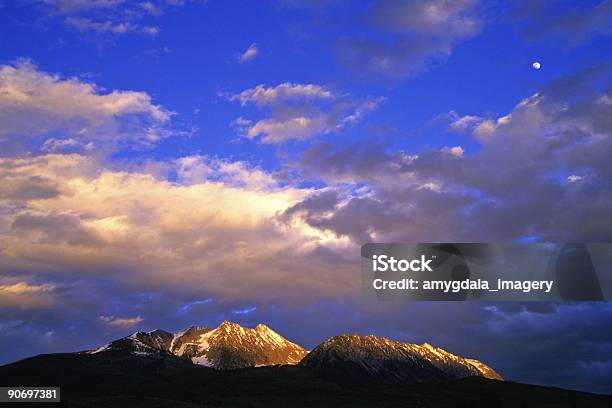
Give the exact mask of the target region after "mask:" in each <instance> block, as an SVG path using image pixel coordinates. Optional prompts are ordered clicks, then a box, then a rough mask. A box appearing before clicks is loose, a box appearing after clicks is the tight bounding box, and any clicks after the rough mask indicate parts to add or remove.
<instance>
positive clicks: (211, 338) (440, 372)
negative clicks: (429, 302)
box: [87, 320, 502, 383]
mask: <svg viewBox="0 0 612 408" xmlns="http://www.w3.org/2000/svg"><path fill="white" fill-rule="evenodd" d="M105 352H127V353H130V354H133V355H137V356H138V355H140V356H147V355H148V356H160V357H164V356H166V357H178V358H180V359H183V360H189V361H191V362H192V363H194V364H198V365H202V366H207V367H212V368H217V369H237V368H247V367H260V366H270V365H298V364H299V365H303V366H308V367H311V368H314V369H316V370H323V371H326V372H328V373H332V372H333V373H336V374H338V375H342V374H344V375H347V376H356V375H357V376H362V377H363V378H374V379H378V380H380V381H387V382H398V383H402V382H427V381H444V380H448V379H456V378H466V377H483V378H488V379H495V380H502V377H501V376H500V375H499V374H498V373H497V372H496V371H495V370H494V369H493V368H491V367H490V366H488V365H487V364H485V363H483V362H481V361H479V360H475V359H470V358H462V357H459V356H457V355H454V354H452V353H450V352H448V351H446V350H443V349H441V348H437V347H434V346H432V345H430V344H429V343H423V344H422V345H418V344H412V343H401V342H397V341H394V340H390V339H386V338H382V337H377V336H373V335H368V336H361V335H359V334H340V335H336V336H332V337H330V338H329V339H327V340H325V341H324V342H322V343H321V344H319V345H318V346H317V347H315V348H314V349H313V350H312V351H310V352H309V351H308V350H306V349H305V348H303V347H301V346H299V345H298V344H295V343H293V342H291V341H289V340H287V339H286V338H284V337H283V336H281V335H280V334H278V333H277V332H275V331H274V330H272V329H271V328H270V327H268V326H266V325H264V324H258V325H257V326H255V327H254V328H247V327H243V326H241V325H239V324H238V323H233V322H230V321H227V320H226V321H224V322H222V323H221V324H220V325H219V326H217V327H216V328H211V327H206V326H190V327H188V328H186V329H184V330H181V331H179V332H177V333H170V332H167V331H165V330H161V329H156V330H152V331H150V332H142V331H138V332H135V333H133V334H131V335H130V336H127V337H123V338H121V339H118V340H114V341H112V342H111V343H109V344H107V345H105V346H102V347H100V348H98V349H95V350H91V351H88V352H87V353H89V354H99V353H105Z"/></svg>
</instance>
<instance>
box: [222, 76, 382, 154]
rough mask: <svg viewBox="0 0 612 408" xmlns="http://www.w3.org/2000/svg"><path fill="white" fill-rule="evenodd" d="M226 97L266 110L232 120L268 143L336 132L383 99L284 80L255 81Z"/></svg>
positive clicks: (248, 133)
mask: <svg viewBox="0 0 612 408" xmlns="http://www.w3.org/2000/svg"><path fill="white" fill-rule="evenodd" d="M228 99H229V100H231V101H239V102H240V104H241V105H242V106H246V105H249V104H253V105H255V106H257V107H258V108H260V109H261V110H263V111H264V112H266V113H268V115H269V117H268V118H265V119H260V120H257V121H255V122H253V121H251V120H250V119H245V118H242V117H240V118H238V119H237V120H236V121H234V124H233V125H234V126H235V127H236V129H237V130H238V131H239V132H241V134H242V135H244V136H245V137H247V138H248V139H250V140H254V139H259V140H261V142H263V143H268V144H282V143H285V142H288V141H290V140H307V139H310V138H312V137H313V136H316V135H324V134H328V133H333V132H338V131H340V130H341V129H343V128H344V127H346V126H348V125H351V124H353V123H356V122H358V121H359V120H360V119H361V118H362V117H363V116H364V115H366V114H367V113H369V112H371V111H373V110H375V109H376V108H377V107H378V105H379V104H380V102H382V100H383V99H382V98H365V99H361V100H358V99H354V98H352V97H350V95H347V94H337V93H334V92H332V91H331V90H329V89H328V88H326V87H324V86H321V85H315V84H295V83H288V82H286V83H282V84H279V85H277V86H274V87H266V86H264V85H258V86H256V87H255V88H250V89H246V90H244V91H242V92H241V93H239V94H235V95H229V96H228Z"/></svg>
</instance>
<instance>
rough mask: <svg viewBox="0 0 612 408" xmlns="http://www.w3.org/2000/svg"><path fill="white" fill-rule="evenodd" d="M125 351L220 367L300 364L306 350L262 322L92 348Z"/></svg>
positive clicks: (144, 336)
mask: <svg viewBox="0 0 612 408" xmlns="http://www.w3.org/2000/svg"><path fill="white" fill-rule="evenodd" d="M110 350H124V351H129V352H131V353H134V354H141V355H147V354H148V355H159V354H160V353H165V352H167V353H170V354H172V355H174V356H177V357H183V358H188V359H190V360H191V361H192V362H193V363H195V364H200V365H204V366H208V367H214V368H220V369H233V368H243V367H257V366H268V365H276V364H297V363H299V362H300V360H301V359H302V358H303V357H304V356H305V355H306V354H307V351H306V350H305V349H304V348H302V347H300V346H298V345H297V344H295V343H292V342H290V341H288V340H287V339H285V338H284V337H282V336H281V335H279V334H278V333H276V332H275V331H274V330H272V329H270V328H269V327H268V326H266V325H263V324H260V325H257V327H255V328H254V329H250V328H245V327H242V326H240V325H239V324H236V323H231V322H228V321H225V322H223V323H221V324H220V325H219V327H217V328H216V329H211V328H207V327H198V326H192V327H189V328H188V329H186V330H183V331H181V332H178V333H176V334H174V335H173V334H171V333H168V332H165V331H163V330H155V331H152V332H148V333H146V332H137V333H134V334H132V335H131V336H128V337H125V338H123V339H119V340H116V341H114V342H112V343H110V344H108V345H106V346H104V347H101V348H99V349H97V350H94V351H92V352H91V353H100V352H103V351H110Z"/></svg>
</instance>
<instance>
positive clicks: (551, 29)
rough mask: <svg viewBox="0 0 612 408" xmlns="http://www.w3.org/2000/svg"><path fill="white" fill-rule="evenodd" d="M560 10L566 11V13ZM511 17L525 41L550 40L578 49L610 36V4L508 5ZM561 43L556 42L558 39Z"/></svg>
mask: <svg viewBox="0 0 612 408" xmlns="http://www.w3.org/2000/svg"><path fill="white" fill-rule="evenodd" d="M559 3H561V5H562V6H567V7H569V10H567V9H565V8H564V7H560V4H559ZM509 5H510V8H511V11H510V17H511V18H513V21H514V22H515V23H517V22H518V24H520V25H521V26H522V27H523V30H524V32H525V34H526V35H527V37H528V38H530V39H535V40H542V39H550V40H554V43H556V44H562V45H567V44H570V45H574V46H575V45H580V44H583V43H586V42H588V41H590V40H592V39H593V38H595V37H598V36H601V35H604V36H607V35H610V34H612V2H610V1H609V0H603V1H599V2H568V1H561V2H550V1H522V2H510V3H509ZM560 38H561V39H562V40H563V41H559V39H560Z"/></svg>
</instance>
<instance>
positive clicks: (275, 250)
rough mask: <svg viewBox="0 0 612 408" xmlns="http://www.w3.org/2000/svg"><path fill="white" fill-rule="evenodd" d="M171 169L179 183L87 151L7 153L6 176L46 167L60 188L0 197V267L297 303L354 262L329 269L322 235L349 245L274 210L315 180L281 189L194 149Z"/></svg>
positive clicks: (253, 171) (43, 172)
mask: <svg viewBox="0 0 612 408" xmlns="http://www.w3.org/2000/svg"><path fill="white" fill-rule="evenodd" d="M166 167H168V168H170V169H173V172H174V174H175V175H174V176H171V178H174V179H175V180H176V182H170V181H168V180H164V179H158V178H156V177H154V176H153V175H152V174H150V173H146V172H144V170H138V169H134V170H133V171H113V170H110V169H106V168H104V165H103V164H101V163H100V162H96V161H95V160H92V159H91V158H90V157H87V156H82V155H78V154H49V155H41V156H35V157H29V158H27V157H26V158H14V159H11V158H4V159H0V169H1V170H2V171H1V172H0V178H1V180H0V182H1V183H2V184H3V185H4V183H5V180H16V179H18V180H20V182H21V183H22V184H27V183H28V182H30V181H31V180H32V177H33V175H37V177H40V178H41V179H44V180H45V181H46V183H48V184H49V185H51V186H53V189H52V190H50V192H49V193H47V192H46V190H43V192H41V193H37V194H31V195H24V194H23V191H24V189H25V187H22V188H20V189H13V190H12V191H13V192H14V194H8V193H5V194H7V196H6V197H4V200H0V229H1V230H2V231H3V233H2V235H0V248H2V249H1V252H0V271H11V270H17V271H20V270H29V271H34V270H36V271H39V272H40V273H43V272H44V274H45V276H49V277H56V278H58V279H59V277H62V278H65V279H74V278H75V277H79V278H84V277H87V279H94V280H95V279H111V280H112V281H113V282H115V283H117V284H120V285H122V286H123V287H125V288H136V287H141V286H142V285H143V283H144V286H148V287H150V288H151V290H162V289H163V290H167V291H171V292H174V293H182V294H183V295H182V296H186V297H192V298H200V299H201V298H202V297H205V298H208V297H211V298H213V299H217V298H220V299H223V301H224V302H232V301H238V300H240V301H242V302H244V301H248V300H249V299H258V300H259V301H261V300H262V299H265V298H269V299H270V300H271V301H272V300H278V301H280V300H281V299H289V298H292V299H293V301H294V303H295V304H298V303H299V302H300V301H299V300H298V298H301V299H302V301H306V297H303V295H306V293H310V294H311V295H315V294H316V295H317V296H319V295H320V294H324V293H327V294H328V295H329V294H331V293H335V292H336V291H337V288H336V286H335V285H333V284H331V283H330V282H334V281H336V280H338V279H341V276H342V275H343V274H344V273H347V272H348V269H346V270H344V271H343V272H340V271H341V270H342V268H341V269H340V271H338V273H337V274H336V275H334V276H326V274H325V270H326V269H327V267H325V266H323V265H324V264H325V263H326V261H325V260H320V259H316V257H313V255H312V254H313V252H316V251H317V248H318V246H319V245H320V244H322V243H325V245H327V246H330V247H335V246H337V247H338V248H342V247H343V246H344V245H345V243H343V242H342V240H338V239H334V238H332V237H329V236H327V235H326V234H322V233H321V232H319V231H316V230H314V229H312V228H310V227H309V226H307V225H305V224H303V223H300V222H296V223H293V222H291V223H279V222H278V221H277V219H276V216H277V214H279V213H282V212H283V211H284V210H286V209H287V208H290V207H291V206H292V205H294V204H295V203H297V202H299V201H301V200H302V199H303V197H304V196H305V195H307V194H308V193H309V192H310V190H309V189H300V188H295V187H290V186H283V185H281V184H279V183H277V182H274V179H273V177H272V176H271V175H269V174H267V173H265V172H263V171H262V170H261V169H258V168H254V167H251V166H247V165H246V164H245V163H242V162H230V161H224V160H218V159H211V158H207V157H201V156H194V157H186V158H182V159H179V160H178V161H176V162H170V163H167V165H166ZM35 182H36V183H37V184H40V181H38V180H35ZM37 184H35V185H37ZM244 203H248V205H244ZM311 232H312V234H311ZM298 260H299V261H298ZM312 268H316V269H317V270H319V271H320V272H321V274H319V273H313V272H312V270H311V269H312ZM253 271H257V273H253ZM298 292H299V293H301V295H299V296H297V295H298Z"/></svg>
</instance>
